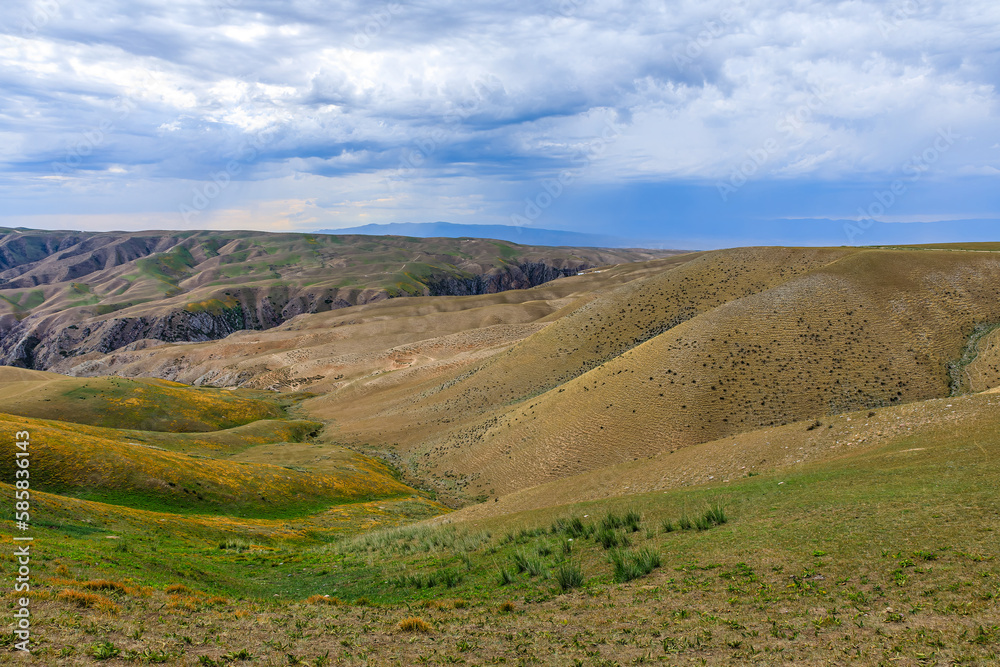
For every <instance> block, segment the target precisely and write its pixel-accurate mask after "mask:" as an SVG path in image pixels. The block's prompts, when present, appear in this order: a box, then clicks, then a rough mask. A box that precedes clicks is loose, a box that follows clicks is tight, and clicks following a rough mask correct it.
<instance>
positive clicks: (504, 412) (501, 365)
mask: <svg viewBox="0 0 1000 667" xmlns="http://www.w3.org/2000/svg"><path fill="white" fill-rule="evenodd" d="M775 252H778V251H774V250H761V251H746V250H741V251H720V252H718V253H707V254H705V255H704V256H701V257H699V258H695V259H692V260H690V261H688V262H685V263H681V264H679V265H677V266H675V267H674V268H671V269H669V270H667V271H665V272H664V273H662V274H661V275H658V276H653V277H647V278H641V279H639V280H637V281H636V282H635V283H634V284H631V285H626V286H624V287H621V288H619V292H617V293H615V294H614V296H609V298H607V299H603V300H602V299H595V300H593V301H591V302H589V303H588V304H587V305H585V306H583V307H580V308H578V309H577V310H575V311H573V312H572V313H569V314H566V315H565V316H564V317H563V318H562V319H560V320H559V321H556V322H554V323H553V324H551V325H549V326H548V327H546V329H544V330H542V331H539V332H538V333H535V334H533V335H531V336H529V337H527V338H525V339H524V340H523V341H521V342H520V343H518V344H517V345H516V346H515V347H512V348H510V349H509V350H507V351H505V352H502V353H501V354H498V355H495V356H493V357H491V358H490V359H488V360H484V361H483V362H481V363H479V364H477V365H475V366H472V367H469V368H467V369H464V370H463V371H462V373H461V374H456V376H454V378H453V379H451V380H448V381H445V382H438V383H436V384H433V385H432V384H430V383H426V384H420V385H416V386H405V385H404V386H400V387H398V388H396V389H394V388H391V387H387V388H385V389H384V390H381V391H368V392H364V393H357V392H352V393H345V392H341V393H333V394H328V395H324V396H319V397H317V398H314V399H311V400H310V401H308V402H307V403H306V406H307V408H308V409H309V410H310V411H311V413H312V414H314V415H315V416H316V417H318V418H321V419H330V418H335V419H337V422H336V423H337V425H338V427H339V428H340V429H341V434H342V436H341V437H344V438H345V439H347V440H348V441H350V440H358V441H372V440H378V441H382V442H386V443H394V444H393V445H392V449H393V450H394V451H396V452H398V453H399V455H400V456H402V457H403V459H404V460H406V461H407V462H408V464H409V467H410V468H411V469H413V470H418V471H420V474H422V475H423V476H425V477H426V478H429V479H436V480H445V482H444V483H445V485H447V486H448V487H450V489H451V491H452V492H453V493H458V494H459V495H460V496H464V497H466V498H468V497H482V496H484V495H485V496H499V495H503V494H504V493H508V492H510V491H514V490H516V489H518V488H524V487H530V486H533V485H535V484H539V483H542V482H547V481H551V480H554V479H558V478H560V477H565V476H568V475H574V474H579V473H582V472H585V471H587V470H593V469H596V468H600V467H603V466H607V465H612V464H616V463H623V462H626V461H631V460H633V459H643V458H646V457H649V456H652V455H655V454H657V453H660V452H664V451H670V450H676V449H678V448H682V447H687V446H691V445H695V444H698V443H702V442H708V441H712V440H716V439H719V438H723V437H726V436H729V435H735V434H738V433H743V432H747V431H752V430H755V429H758V428H762V427H769V426H774V425H781V424H785V423H790V422H794V421H799V420H805V419H815V418H819V417H823V416H825V415H829V414H837V413H840V412H845V411H851V410H856V409H862V408H865V409H869V408H876V407H880V406H886V405H893V404H900V403H907V402H912V401H917V400H924V399H928V398H934V397H941V396H947V395H949V394H950V393H951V381H950V377H949V370H950V368H951V364H953V363H959V359H960V357H962V354H963V349H965V348H966V346H967V345H968V341H969V338H970V336H971V335H972V334H973V332H974V331H975V327H976V326H978V325H980V324H983V323H993V322H997V321H1000V306H998V303H1000V302H998V296H1000V294H998V291H1000V287H998V285H1000V281H998V278H1000V257H997V255H994V254H990V253H955V252H932V251H910V250H861V251H844V250H834V251H815V250H809V251H788V252H789V254H790V255H792V256H794V257H797V258H798V259H799V260H800V262H801V263H799V264H798V266H799V268H800V270H792V269H790V268H788V269H785V270H784V275H782V274H781V272H779V271H777V270H776V269H774V268H773V267H774V266H775V265H774V264H770V265H769V264H768V263H767V262H766V261H765V259H766V257H768V256H769V255H770V254H772V253H775ZM748 254H749V255H750V256H753V255H754V254H756V255H757V259H756V260H753V261H752V262H751V264H752V265H758V266H760V267H761V271H760V275H763V276H767V278H768V279H767V280H763V281H762V282H755V281H754V279H753V274H748V275H747V276H746V277H743V276H740V275H738V274H735V275H734V273H727V272H726V271H724V270H710V271H706V270H704V267H705V266H706V265H707V266H711V264H710V262H711V261H713V260H714V261H718V262H719V263H720V264H721V265H724V266H733V267H738V266H739V265H740V263H739V262H737V261H736V259H737V258H738V257H740V256H746V255H748ZM727 256H728V259H729V260H730V261H728V262H727V261H726V260H727ZM807 258H812V260H811V261H806V259H807ZM780 261H781V262H787V261H788V260H787V258H785V259H781V260H780ZM724 281H728V282H724ZM632 295H634V296H632ZM681 306H682V307H683V308H684V311H681ZM574 321H575V322H574ZM570 322H574V324H573V325H572V326H571V325H570V324H569V323H570ZM987 342H988V341H987ZM988 358H989V355H988V354H987V355H984V356H983V357H982V358H977V359H978V361H977V362H976V364H974V365H973V367H972V368H973V370H975V369H977V368H979V367H980V366H981V365H983V364H985V363H986V359H988ZM987 383H988V382H987ZM404 387H405V388H404ZM373 389H374V388H373ZM334 401H335V402H334ZM334 405H335V406H336V408H335V410H334V409H333V407H334Z"/></svg>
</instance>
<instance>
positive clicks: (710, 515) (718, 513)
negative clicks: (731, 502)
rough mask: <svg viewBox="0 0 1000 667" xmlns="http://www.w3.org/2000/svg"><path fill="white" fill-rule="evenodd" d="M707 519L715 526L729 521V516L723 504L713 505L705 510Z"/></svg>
mask: <svg viewBox="0 0 1000 667" xmlns="http://www.w3.org/2000/svg"><path fill="white" fill-rule="evenodd" d="M705 519H707V520H708V521H709V522H710V523H711V524H712V525H714V526H721V525H722V524H724V523H726V522H728V521H729V517H727V516H726V511H725V509H723V507H722V505H719V504H715V505H712V506H711V507H709V508H708V510H707V511H706V512H705Z"/></svg>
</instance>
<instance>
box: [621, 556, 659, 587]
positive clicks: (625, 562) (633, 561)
mask: <svg viewBox="0 0 1000 667" xmlns="http://www.w3.org/2000/svg"><path fill="white" fill-rule="evenodd" d="M608 561H609V562H610V563H611V567H612V569H613V570H614V580H615V581H616V582H617V583H620V584H623V583H625V582H628V581H632V580H633V579H638V578H639V577H642V576H645V575H647V574H649V573H650V572H652V571H653V570H655V569H656V568H658V567H660V565H661V558H660V553H659V552H658V551H656V550H655V549H652V548H649V547H644V548H642V549H640V550H639V551H638V552H630V551H625V550H622V549H615V550H614V551H612V552H611V553H610V554H609V556H608Z"/></svg>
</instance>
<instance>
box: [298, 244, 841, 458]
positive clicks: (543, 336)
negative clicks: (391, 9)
mask: <svg viewBox="0 0 1000 667" xmlns="http://www.w3.org/2000/svg"><path fill="white" fill-rule="evenodd" d="M852 252H854V251H853V250H845V249H789V248H741V249H736V250H725V251H718V252H712V253H699V254H692V255H682V256H678V257H674V258H671V259H670V260H663V261H661V262H659V263H658V267H659V269H660V270H659V271H658V272H656V273H654V274H651V275H642V276H636V279H634V280H632V281H630V282H628V283H626V284H624V285H621V286H610V287H609V288H608V289H605V290H602V291H600V292H598V293H597V294H595V295H594V296H593V297H592V298H590V299H587V300H580V301H577V302H574V303H571V304H567V307H566V308H565V309H563V310H562V311H561V312H559V313H558V314H555V315H553V316H550V317H549V318H548V319H549V320H551V321H552V324H550V325H549V326H548V327H546V328H545V329H544V330H542V331H539V332H538V333H535V334H534V335H532V336H530V337H528V338H526V339H525V340H523V341H522V342H520V343H518V344H517V345H515V346H514V347H512V348H510V349H509V350H507V351H504V352H503V353H501V354H498V355H495V356H492V357H490V358H489V359H488V360H486V361H484V362H482V363H481V364H478V365H476V366H473V367H471V368H470V369H469V370H468V371H466V372H465V373H463V374H462V375H461V376H460V377H459V378H458V379H457V381H451V380H449V381H448V382H445V383H443V384H439V385H436V386H427V387H424V386H421V387H420V391H419V392H417V391H415V392H412V393H411V394H410V395H409V396H406V397H405V400H403V397H402V396H400V397H399V398H398V399H396V400H393V397H391V396H379V397H378V398H377V399H376V403H375V404H376V405H378V406H379V408H381V409H380V410H379V411H378V412H375V411H372V410H371V404H372V401H371V400H369V399H368V398H367V397H365V403H364V404H358V406H357V407H358V409H357V410H356V411H354V410H352V408H353V407H354V406H353V405H352V404H351V403H350V397H346V396H341V395H338V396H336V401H337V411H338V414H349V415H350V419H347V420H344V421H345V422H347V423H345V424H343V428H344V429H345V431H346V432H347V433H350V432H352V429H353V430H356V432H357V433H358V437H365V432H366V429H369V428H374V429H377V430H378V432H380V433H382V434H383V437H384V438H391V439H392V440H394V441H398V442H400V443H408V442H418V441H422V440H426V439H428V438H434V437H436V436H437V434H438V433H439V432H440V431H441V429H446V428H449V426H448V425H449V424H453V423H454V422H455V421H456V419H459V420H466V421H467V420H469V419H470V418H472V417H474V416H476V415H479V414H483V413H492V412H494V411H495V410H496V409H497V408H498V407H500V406H508V405H511V404H514V403H516V402H518V401H520V400H523V399H525V398H526V397H530V396H535V395H538V394H541V393H543V392H545V391H547V390H549V389H552V388H553V387H557V386H559V385H562V384H563V383H565V382H567V381H569V380H572V379H573V378H576V377H579V376H580V375H581V374H582V373H585V372H587V371H589V370H591V369H593V368H595V367H597V366H599V365H600V364H602V363H605V362H607V361H610V360H612V359H614V358H615V357H616V356H618V355H620V354H622V353H623V352H625V351H626V350H629V349H631V348H633V347H636V346H637V345H640V344H641V343H642V342H643V341H646V340H649V339H651V338H654V337H655V336H657V335H658V334H660V333H663V332H664V331H667V330H669V329H671V328H673V327H676V326H678V325H679V324H681V323H683V322H685V321H688V320H690V319H692V318H694V317H697V316H698V315H699V314H701V313H705V312H709V311H711V310H712V309H714V308H717V307H719V306H720V305H722V304H725V303H727V302H729V301H731V300H732V299H736V298H740V297H744V296H747V295H752V294H756V293H759V292H761V291H764V290H767V289H770V288H771V287H774V286H775V285H780V284H782V283H783V282H785V281H787V280H789V279H791V278H793V277H795V276H798V275H802V274H803V273H805V272H808V271H810V270H813V269H815V268H817V267H822V266H824V265H826V264H829V263H830V262H834V261H836V260H837V259H839V258H842V257H844V256H846V255H849V254H850V253H852ZM331 398H332V397H331ZM383 399H385V400H383ZM345 400H346V401H347V404H346V405H345ZM323 403H324V399H323V398H317V399H313V400H312V401H310V402H309V403H308V406H309V408H310V409H311V410H314V411H315V414H317V415H325V414H327V412H325V411H323V410H322V405H323ZM366 409H367V413H366ZM331 416H332V413H331ZM366 417H367V418H368V419H370V421H368V422H366V421H365V419H366ZM394 427H395V428H398V432H397V433H393V432H392V431H391V429H393V428H394ZM389 433H391V435H386V434H389Z"/></svg>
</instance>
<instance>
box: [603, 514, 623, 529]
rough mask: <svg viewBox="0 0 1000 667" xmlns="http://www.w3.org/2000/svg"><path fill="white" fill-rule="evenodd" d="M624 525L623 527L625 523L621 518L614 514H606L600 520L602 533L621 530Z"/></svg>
mask: <svg viewBox="0 0 1000 667" xmlns="http://www.w3.org/2000/svg"><path fill="white" fill-rule="evenodd" d="M624 525H625V522H624V520H622V518H621V517H620V516H618V515H617V514H615V513H614V512H608V513H607V514H606V515H604V518H603V519H601V527H600V530H602V531H604V530H615V529H617V528H621V527H622V526H624Z"/></svg>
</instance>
